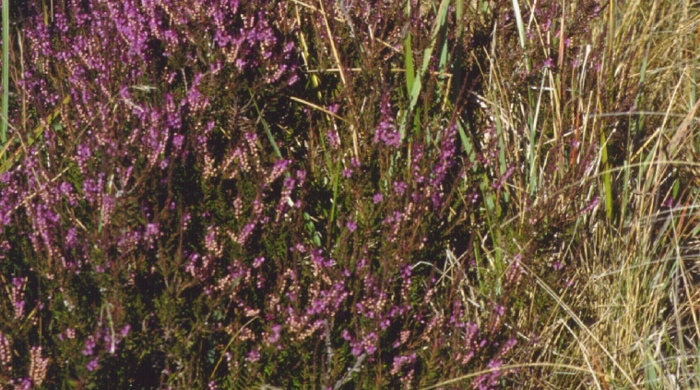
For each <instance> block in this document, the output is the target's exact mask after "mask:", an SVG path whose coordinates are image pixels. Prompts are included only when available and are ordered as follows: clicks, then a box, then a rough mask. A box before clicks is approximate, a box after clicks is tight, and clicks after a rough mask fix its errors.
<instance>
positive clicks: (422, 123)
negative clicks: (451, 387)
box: [0, 0, 600, 389]
mask: <svg viewBox="0 0 700 390" xmlns="http://www.w3.org/2000/svg"><path fill="white" fill-rule="evenodd" d="M428 3H430V2H424V1H420V2H419V1H410V2H409V4H408V7H407V6H406V4H403V3H401V2H395V1H380V2H375V1H365V0H341V1H335V0H321V1H319V2H317V3H308V4H307V3H303V2H299V1H286V0H281V1H273V2H265V1H248V2H243V1H238V0H209V1H190V2H186V1H177V0H119V1H115V0H81V1H78V0H68V1H65V2H60V4H56V5H55V8H49V7H47V6H46V5H45V2H43V1H35V0H30V1H26V2H24V3H22V6H21V7H18V9H17V10H15V12H17V15H16V16H17V20H19V21H20V22H19V24H20V27H21V31H22V34H20V36H19V37H15V38H17V39H16V40H17V42H19V43H18V44H16V46H17V47H15V49H14V54H15V55H14V56H13V61H12V63H11V64H10V65H11V66H12V69H13V71H14V72H15V73H14V75H13V83H12V87H13V90H16V91H17V93H16V94H14V95H13V101H12V102H11V103H12V104H11V108H12V112H11V115H10V118H9V122H10V124H11V132H10V141H9V143H8V145H7V151H6V153H5V154H4V155H3V156H4V157H5V158H6V160H4V161H3V162H2V166H1V167H2V168H1V169H2V172H0V173H1V176H0V270H2V272H1V273H0V275H1V276H2V284H3V287H5V288H4V290H5V291H6V292H7V293H6V294H5V295H3V296H2V297H0V305H1V307H2V309H3V310H2V314H1V315H0V384H2V386H14V387H15V388H31V387H41V386H44V387H47V388H63V387H89V386H96V387H105V386H111V387H119V388H122V387H124V388H126V387H127V386H133V387H137V388H205V387H209V388H217V387H220V388H249V387H252V386H253V385H262V384H270V385H273V386H281V387H283V388H291V387H295V388H297V387H302V388H320V387H323V388H333V389H341V388H397V387H403V388H416V387H419V386H430V385H434V384H436V383H438V382H440V381H441V380H445V379H450V378H458V377H460V376H465V375H467V376H468V375H472V374H473V375H472V377H473V378H471V379H472V381H471V386H472V387H473V388H479V389H490V388H497V387H499V386H504V385H507V384H509V382H508V381H509V378H510V377H509V375H510V374H513V373H514V372H515V370H513V369H511V368H510V367H508V364H507V363H508V361H509V359H511V357H512V356H514V355H516V354H518V355H525V354H528V353H531V351H532V349H531V348H530V346H522V345H521V344H522V339H523V337H521V338H520V339H518V338H516V335H517V331H518V330H519V329H518V326H516V325H514V324H515V323H514V321H513V319H517V318H518V313H520V311H526V310H527V309H526V308H525V309H524V307H527V306H528V305H531V306H532V307H534V306H535V304H537V305H540V306H544V305H545V304H543V303H541V301H537V302H534V300H535V298H532V297H530V296H527V297H526V296H525V294H521V293H522V292H523V291H524V290H525V289H526V288H527V287H528V286H532V285H533V284H534V282H533V281H528V280H525V278H524V277H523V275H524V274H525V268H526V267H531V268H533V269H536V270H541V269H543V268H546V267H549V268H552V269H553V270H554V271H555V272H553V273H551V274H550V275H549V276H548V278H549V279H548V280H549V281H551V282H552V284H553V285H554V286H555V287H557V288H566V287H568V285H567V284H566V283H568V280H565V279H564V278H562V274H563V273H564V272H565V270H564V271H562V268H563V265H562V264H561V263H559V262H554V263H553V264H542V263H540V262H536V261H535V260H534V259H535V258H538V256H541V251H542V250H544V249H546V248H544V249H543V248H541V247H544V246H545V243H544V242H545V241H547V237H546V234H549V233H550V232H549V228H550V227H552V226H556V227H558V226H559V225H566V224H572V223H573V222H574V220H575V219H576V217H577V216H578V215H580V214H587V213H589V212H592V210H594V209H595V207H596V206H597V205H598V203H597V202H598V198H597V197H596V198H595V201H591V202H589V203H588V205H587V206H585V208H581V207H577V204H575V203H571V204H567V205H565V206H562V205H560V204H554V203H555V202H557V201H558V199H559V197H556V198H555V197H551V198H548V197H544V198H545V199H554V200H551V201H549V200H548V201H547V202H543V203H542V202H541V203H537V202H533V204H534V205H533V206H532V207H529V208H527V209H522V210H518V212H522V213H521V214H517V213H516V212H514V211H513V210H512V208H513V207H515V206H513V204H516V202H515V201H512V202H511V203H509V201H508V199H513V198H514V197H515V195H514V194H515V191H513V190H512V188H510V187H513V185H512V183H523V182H527V181H528V180H530V172H528V171H527V168H524V167H525V164H523V163H522V161H521V158H520V157H518V156H517V155H514V153H510V152H508V153H507V152H506V150H505V148H506V146H507V145H505V143H504V141H503V140H504V139H507V138H508V136H507V135H506V136H504V135H503V133H504V132H506V131H511V130H513V129H508V130H503V129H502V128H501V127H500V125H496V122H497V120H495V119H493V118H489V115H484V114H488V112H484V113H481V111H478V110H476V109H475V106H476V105H475V99H474V96H475V95H477V96H478V95H479V93H480V92H483V91H481V90H479V89H480V88H481V89H486V87H484V86H483V85H482V84H481V83H483V79H482V78H481V75H479V71H478V69H479V68H480V66H483V65H485V64H486V63H487V61H488V59H487V58H486V57H485V56H484V55H483V54H482V52H483V49H484V48H485V47H487V46H489V45H490V44H491V42H488V39H486V38H484V37H487V36H489V34H490V31H491V29H492V27H493V26H494V25H496V26H497V27H498V28H499V29H503V30H504V32H505V34H504V37H503V38H502V41H501V43H502V44H503V45H504V47H508V48H510V49H512V50H509V51H508V52H507V53H505V54H504V55H503V57H504V58H510V59H513V58H515V57H517V56H524V55H526V56H527V58H529V59H532V60H533V61H536V62H537V63H538V64H539V65H537V66H535V67H533V68H532V69H527V70H526V71H525V70H523V69H519V70H518V69H515V66H512V67H509V66H506V65H504V66H503V68H504V71H505V72H509V73H508V75H509V76H512V82H513V89H512V91H511V92H512V93H513V95H516V94H518V93H521V94H522V95H525V94H526V93H525V92H523V91H527V90H528V88H530V87H529V85H530V84H529V81H530V80H531V79H533V78H534V77H535V76H537V77H540V75H541V73H538V72H543V69H550V68H553V67H556V66H563V64H559V63H555V62H554V60H555V58H554V54H553V53H549V52H547V53H544V54H543V52H542V51H538V50H539V49H542V48H539V47H538V48H536V49H529V51H525V50H524V49H522V48H521V50H518V49H517V48H516V47H515V43H514V42H516V41H515V39H514V38H513V37H514V36H515V35H514V30H513V26H512V23H510V19H511V17H512V16H511V14H510V13H509V12H508V13H506V14H503V15H498V14H497V13H496V12H495V10H492V9H491V8H489V6H488V4H487V3H484V4H481V2H477V3H479V7H478V9H469V10H468V12H465V15H462V19H463V20H460V19H458V17H457V16H456V15H457V12H456V11H455V9H454V7H453V6H452V5H450V6H449V7H448V9H449V11H446V12H448V15H449V16H447V17H446V18H445V20H446V22H445V23H446V26H449V27H450V28H447V27H444V26H443V27H442V28H436V29H435V31H436V33H435V34H432V31H431V30H432V29H433V24H432V23H433V22H432V21H433V20H434V19H437V17H438V14H439V12H440V9H445V8H444V7H443V8H440V6H439V5H436V6H434V7H432V6H430V5H429V4H428ZM448 3H449V2H448ZM508 3H510V2H508ZM450 4H451V3H450ZM596 4H597V3H596V2H592V1H588V2H586V4H585V5H586V7H584V9H583V11H582V13H581V15H579V16H578V17H577V18H576V19H575V20H574V21H573V23H572V25H571V26H570V27H569V28H570V30H571V31H574V32H577V33H578V34H580V35H581V36H582V37H586V36H587V35H586V34H588V33H589V31H588V30H587V27H586V23H587V22H588V21H590V20H592V19H593V18H595V17H597V16H598V14H599V11H600V10H599V9H598V8H596V7H595V5H596ZM504 7H505V6H504ZM504 7H503V9H505V8H504ZM524 11H525V12H526V15H528V16H531V17H532V18H537V19H538V20H540V19H541V20H543V23H544V24H543V27H544V29H545V30H546V31H549V30H548V29H551V28H555V25H556V15H557V14H558V12H559V11H560V10H559V9H558V8H557V6H556V5H552V4H550V5H547V6H542V7H540V8H538V9H535V10H524ZM527 12H532V13H534V14H532V15H530V14H527ZM471 16H473V18H471ZM466 20H469V21H470V22H469V23H470V24H468V25H466V27H464V29H463V30H464V31H458V29H457V28H453V26H454V25H457V24H459V25H462V24H460V23H466V22H465V21H466ZM509 23H510V24H509ZM438 27H439V26H438ZM546 31H545V32H546ZM527 33H528V34H531V35H534V34H536V33H537V32H536V31H534V30H533V31H528V32H527ZM409 38H410V39H409ZM565 39H567V42H569V41H568V39H570V37H569V38H565ZM582 39H583V38H582ZM436 42H438V43H439V45H440V46H438V43H436ZM20 43H21V45H20ZM407 45H409V46H410V47H407ZM433 46H435V47H441V48H442V49H443V51H442V52H441V53H437V52H435V53H433V54H432V55H431V54H430V50H432V47H433ZM561 47H563V48H564V49H562V50H566V53H567V56H574V55H575V53H574V49H573V47H571V46H570V43H565V44H563V46H561ZM428 49H430V50H428ZM470 50H471V51H472V52H473V53H476V54H474V55H473V56H472V57H470V58H462V57H461V56H460V55H458V53H460V52H461V53H467V52H469V51H470ZM421 56H425V57H426V58H425V59H424V58H421ZM509 56H512V57H513V58H511V57H509ZM413 57H415V58H413ZM465 57H466V56H465ZM448 59H449V60H448ZM413 61H415V63H416V64H419V63H425V64H426V65H425V68H426V69H425V72H423V73H421V71H416V72H413V70H411V69H407V68H410V67H409V66H407V65H406V64H408V63H409V62H411V63H412V62H413ZM513 62H516V61H515V60H513ZM569 65H571V66H573V67H574V68H575V67H576V66H577V65H573V64H569ZM411 66H412V65H411ZM409 72H410V73H412V74H410V75H409V74H408V73H409ZM518 72H520V73H518ZM458 74H459V75H461V76H464V77H463V79H460V77H458ZM416 75H420V76H421V77H422V79H421V80H422V83H423V84H422V89H420V94H419V95H418V96H416V97H415V102H417V103H415V102H414V103H415V108H413V106H411V105H410V104H409V102H410V101H411V99H412V98H413V97H412V96H410V95H411V94H412V93H414V92H413V91H414V90H416V88H407V87H406V86H407V83H408V85H410V84H411V83H410V82H407V79H411V80H413V78H414V76H416ZM416 77H417V76H416ZM448 78H449V81H446V80H447V79H448ZM452 82H454V83H455V85H452V84H451V83H452ZM472 92H474V93H472ZM477 92H479V93H477ZM513 106H515V105H513ZM530 108H531V107H530ZM472 111H473V112H472ZM499 115H500V114H499ZM499 118H500V117H499ZM547 131H549V129H547ZM520 136H521V135H514V136H513V138H514V139H515V142H514V144H516V145H517V144H518V142H521V141H522V139H521V138H518V137H520ZM522 142H525V141H522ZM576 142H578V141H576ZM597 147H598V146H597V145H592V144H587V145H586V148H585V149H583V148H581V150H580V151H579V145H578V144H574V143H571V144H569V145H564V144H555V145H554V146H551V148H552V149H551V150H562V151H563V150H567V151H569V152H570V153H569V155H572V154H576V153H579V154H580V156H581V158H580V159H579V160H580V161H579V166H578V167H573V166H571V167H568V166H567V170H566V171H565V172H563V173H562V172H558V171H557V170H556V167H558V166H559V165H557V164H559V163H560V162H561V161H560V160H561V159H560V160H555V159H551V160H547V161H548V162H545V163H544V164H551V165H547V166H546V167H545V168H544V169H543V171H544V173H543V174H542V175H541V182H542V183H544V184H541V185H540V188H542V187H546V186H547V185H548V184H550V183H554V182H556V181H557V180H560V181H562V180H571V181H572V182H574V181H577V180H580V179H581V178H582V177H584V176H586V175H587V172H589V171H590V169H591V167H592V166H593V164H594V161H595V156H594V155H595V153H596V152H597ZM517 148H518V146H515V149H517ZM547 148H550V146H547ZM574 149H575V150H576V152H572V150H574ZM543 150H545V151H547V152H549V151H550V149H543ZM515 154H517V153H515ZM575 157H578V154H577V155H576V156H575ZM574 160H575V158H573V157H572V160H571V161H574ZM564 165H565V164H564ZM571 165H573V164H571ZM562 178H564V179H562ZM509 185H510V187H509ZM509 196H510V197H512V198H509ZM519 196H520V195H519ZM571 196H572V198H575V197H576V194H574V193H573V191H572V193H571ZM526 197H527V196H524V197H523V198H526ZM552 205H554V206H552ZM509 208H510V209H509ZM552 210H556V212H554V211H552ZM508 213H511V214H517V215H518V216H519V217H520V216H521V215H526V216H527V218H519V219H520V220H521V222H520V225H519V226H518V227H517V228H515V229H514V230H518V229H519V230H518V232H517V235H519V238H521V241H522V243H524V244H523V245H522V246H520V242H515V241H516V240H507V239H506V238H504V235H503V234H501V233H502V232H501V231H499V230H498V229H495V228H493V227H495V226H498V227H500V226H506V225H508V224H507V223H503V224H501V222H502V221H504V220H506V218H505V217H506V215H507V214H508ZM513 219H517V218H513ZM545 220H547V224H549V225H548V226H546V227H544V228H543V229H542V231H537V229H536V227H537V226H538V225H539V224H540V223H544V222H543V221H545ZM513 235H516V233H513ZM511 241H513V242H515V243H513V242H511ZM483 246H488V247H490V248H491V249H493V252H494V253H498V254H501V255H500V257H498V260H499V262H497V263H495V264H496V265H491V266H486V265H484V264H483V263H484V262H483V258H482V259H479V250H480V249H481V248H482V247H483ZM454 252H458V253H457V255H459V256H456V255H455V254H454ZM494 256H495V255H494ZM550 266H551V267H550ZM549 268H547V269H549ZM485 269H487V270H488V271H485ZM528 283H529V284H528ZM477 286H478V287H477ZM475 291H479V292H478V293H475ZM529 299H531V300H532V301H533V302H531V301H529ZM542 310H543V311H545V309H542ZM518 325H520V327H521V328H523V329H527V330H526V331H527V332H528V335H529V332H530V331H535V330H536V329H534V328H535V325H534V324H531V325H527V324H526V325H522V324H518ZM535 338H536V337H533V338H532V339H535ZM532 339H528V340H532ZM532 343H533V344H535V342H534V341H533V342H532ZM474 373H477V374H474Z"/></svg>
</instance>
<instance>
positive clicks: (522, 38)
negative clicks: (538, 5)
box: [513, 0, 531, 72]
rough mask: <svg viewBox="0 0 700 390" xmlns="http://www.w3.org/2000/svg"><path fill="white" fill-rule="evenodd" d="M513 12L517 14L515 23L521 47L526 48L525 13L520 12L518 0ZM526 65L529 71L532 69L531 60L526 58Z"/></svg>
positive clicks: (514, 3)
mask: <svg viewBox="0 0 700 390" xmlns="http://www.w3.org/2000/svg"><path fill="white" fill-rule="evenodd" d="M513 13H514V14H515V24H516V25H517V26H518V37H519V38H520V47H521V48H522V49H523V50H525V24H524V23H523V15H522V13H521V12H520V4H519V3H518V0H513ZM525 66H526V67H527V71H528V72H529V71H530V70H531V69H530V60H529V59H528V58H525Z"/></svg>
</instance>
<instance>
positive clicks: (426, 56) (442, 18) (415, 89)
mask: <svg viewBox="0 0 700 390" xmlns="http://www.w3.org/2000/svg"><path fill="white" fill-rule="evenodd" d="M449 4H450V1H449V0H442V2H441V3H440V8H439V9H438V12H437V17H436V18H435V24H434V25H433V31H432V33H431V35H430V45H428V47H427V48H426V49H425V51H424V52H423V63H422V64H421V68H420V70H419V71H418V73H417V74H416V78H415V80H414V81H413V85H412V88H411V91H410V98H411V101H410V103H409V105H408V110H406V111H405V112H404V113H403V117H402V118H401V123H400V125H399V134H400V136H401V140H402V141H403V139H404V138H406V122H407V121H408V115H409V114H410V113H411V112H413V109H414V108H415V106H416V103H418V96H419V95H420V91H421V83H422V80H423V76H424V75H425V72H426V71H427V70H428V65H429V64H430V58H431V57H432V55H433V50H435V45H436V44H437V37H438V33H439V32H440V29H441V28H442V26H443V25H444V24H445V22H446V21H447V6H448V5H449Z"/></svg>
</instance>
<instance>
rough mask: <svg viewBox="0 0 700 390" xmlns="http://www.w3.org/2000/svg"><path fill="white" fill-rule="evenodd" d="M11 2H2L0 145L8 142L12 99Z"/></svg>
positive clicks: (6, 0) (5, 0) (7, 0)
mask: <svg viewBox="0 0 700 390" xmlns="http://www.w3.org/2000/svg"><path fill="white" fill-rule="evenodd" d="M9 92H10V1H9V0H4V1H3V2H2V118H1V119H2V125H0V143H1V144H2V145H5V143H6V142H7V125H8V119H9V118H8V117H7V113H8V99H9V97H10V94H9Z"/></svg>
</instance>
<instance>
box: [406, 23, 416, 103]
mask: <svg viewBox="0 0 700 390" xmlns="http://www.w3.org/2000/svg"><path fill="white" fill-rule="evenodd" d="M403 47H404V56H405V57H406V58H405V59H404V66H405V67H406V93H408V94H410V93H411V91H412V90H413V81H414V80H415V76H416V71H415V69H414V67H413V50H412V49H411V32H410V31H409V32H407V33H406V39H405V40H404V45H403Z"/></svg>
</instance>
